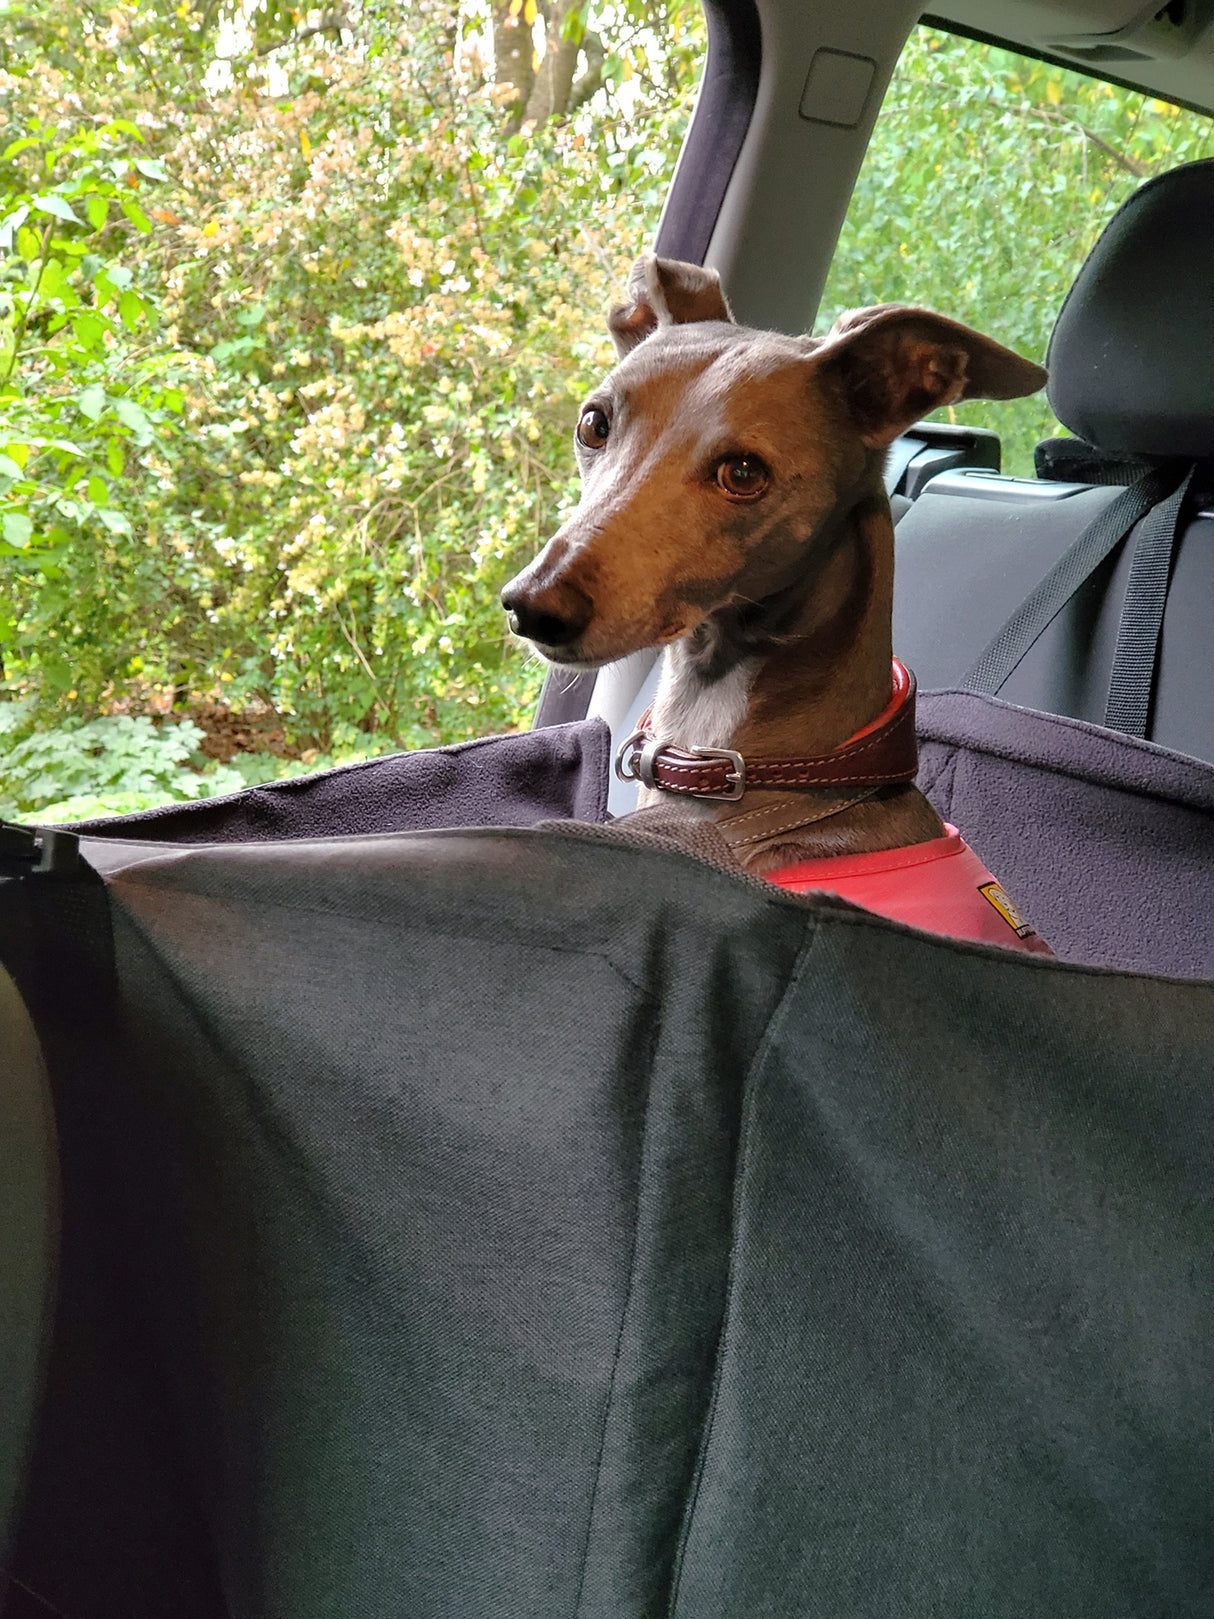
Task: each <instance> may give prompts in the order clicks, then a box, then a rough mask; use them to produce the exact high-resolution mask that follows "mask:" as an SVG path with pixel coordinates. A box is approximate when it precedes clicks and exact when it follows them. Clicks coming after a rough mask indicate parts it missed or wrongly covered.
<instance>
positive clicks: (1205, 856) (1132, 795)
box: [917, 692, 1214, 979]
mask: <svg viewBox="0 0 1214 1619" xmlns="http://www.w3.org/2000/svg"><path fill="white" fill-rule="evenodd" d="M917 724H918V730H919V740H920V770H919V786H920V787H921V788H922V789H923V791H924V792H925V793H926V794H927V796H928V797H929V798H930V799H931V801H932V803H933V804H934V805H935V807H936V809H937V810H938V811H939V813H940V814H941V815H943V816H944V817H945V818H946V819H948V820H951V821H954V822H955V823H956V824H957V825H958V826H960V827H961V828H962V830H963V831H964V833H965V836H966V839H967V840H968V841H969V842H970V843H971V844H972V845H973V847H974V848H975V849H976V850H977V851H978V853H979V855H980V856H981V857H982V859H983V860H984V861H986V863H987V865H989V866H990V868H991V870H992V871H994V872H995V873H996V874H997V875H998V877H999V880H1000V881H1001V882H1002V883H1005V884H1006V885H1007V887H1008V889H1009V891H1010V892H1011V893H1013V894H1014V895H1015V896H1016V902H1017V904H1019V905H1021V906H1022V907H1023V909H1024V910H1025V912H1026V914H1027V915H1028V916H1029V917H1030V918H1031V919H1032V922H1033V925H1034V927H1036V928H1037V929H1038V930H1039V931H1040V933H1041V934H1042V936H1043V937H1044V938H1047V939H1048V940H1049V941H1050V944H1051V945H1052V946H1053V947H1054V950H1055V951H1056V952H1057V954H1058V955H1060V956H1062V957H1063V958H1065V959H1066V960H1068V961H1078V962H1085V963H1088V964H1091V965H1097V966H1106V967H1123V968H1128V969H1131V970H1134V971H1140V972H1153V973H1164V974H1174V975H1177V976H1183V977H1186V978H1202V979H1214V909H1212V906H1211V899H1212V894H1214V883H1212V880H1211V873H1212V872H1214V767H1212V766H1210V765H1208V764H1206V763H1205V762H1204V761H1203V760H1200V759H1194V758H1191V757H1189V756H1188V755H1186V754H1182V753H1172V752H1170V751H1169V750H1168V749H1166V748H1161V747H1158V746H1156V745H1155V744H1154V743H1151V742H1143V741H1140V740H1138V739H1137V738H1135V737H1130V736H1123V735H1121V734H1120V733H1119V732H1115V731H1109V730H1106V729H1105V728H1104V727H1103V726H1099V725H1091V724H1088V723H1086V722H1084V721H1082V720H1073V719H1068V718H1066V717H1064V716H1062V715H1057V714H1042V713H1038V712H1036V711H1035V710H1031V709H1024V708H1018V707H1016V706H1015V705H1014V704H1011V703H1005V702H1001V701H1000V700H999V699H997V698H993V697H984V696H978V695H976V694H975V693H973V692H931V693H927V694H925V695H923V696H921V697H920V699H919V706H918V717H917Z"/></svg>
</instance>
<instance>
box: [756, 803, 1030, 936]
mask: <svg viewBox="0 0 1214 1619" xmlns="http://www.w3.org/2000/svg"><path fill="white" fill-rule="evenodd" d="M767 879H768V881H769V882H773V883H777V884H778V885H779V886H780V887H781V888H788V889H791V890H792V892H793V893H794V894H813V893H825V894H838V895H839V896H840V897H841V898H842V899H849V900H852V901H853V902H854V903H855V904H857V905H862V906H863V907H864V909H865V910H868V911H876V913H877V914H878V916H889V917H892V918H893V919H894V921H895V922H909V923H910V925H911V926H912V927H916V928H923V929H924V930H925V932H928V933H945V934H948V935H949V936H950V937H952V938H954V939H977V940H978V941H980V942H981V943H982V944H1001V945H1005V946H1006V947H1007V948H1008V949H1010V950H1032V951H1034V952H1035V953H1036V954H1038V955H1045V956H1052V955H1053V953H1054V952H1053V951H1052V950H1051V949H1050V947H1049V945H1048V944H1046V942H1045V940H1044V939H1042V938H1041V937H1040V936H1039V935H1038V934H1037V933H1035V932H1034V931H1033V929H1032V928H1031V927H1030V926H1029V924H1028V923H1027V922H1026V921H1025V919H1024V917H1023V916H1022V915H1021V914H1020V912H1019V911H1018V910H1017V908H1016V906H1015V905H1014V904H1013V903H1012V901H1011V900H1010V899H1009V898H1008V896H1007V895H1006V894H1005V893H1004V891H1003V889H1002V888H1001V887H1000V886H999V884H998V883H997V882H996V881H995V879H994V878H993V877H992V876H991V874H990V872H989V871H988V870H987V869H986V867H985V866H984V865H983V864H982V862H981V860H979V858H978V856H977V855H976V854H975V853H974V851H973V850H972V849H971V848H970V846H969V845H968V844H967V843H966V842H965V840H964V839H963V838H962V836H961V834H960V832H958V831H957V829H956V827H954V826H948V827H946V828H945V836H944V837H942V838H933V839H932V841H931V842H930V843H916V844H912V845H911V846H910V847H909V848H904V849H884V850H882V851H881V852H880V853H878V854H858V855H844V856H842V857H840V858H838V859H831V860H802V861H799V862H798V863H797V864H796V865H794V866H782V867H781V868H780V870H779V871H769V872H768V873H767Z"/></svg>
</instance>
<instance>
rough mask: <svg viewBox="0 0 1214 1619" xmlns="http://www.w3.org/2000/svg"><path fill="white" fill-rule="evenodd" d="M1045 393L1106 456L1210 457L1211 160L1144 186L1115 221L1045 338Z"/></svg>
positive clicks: (1213, 427)
mask: <svg viewBox="0 0 1214 1619" xmlns="http://www.w3.org/2000/svg"><path fill="white" fill-rule="evenodd" d="M1046 363H1047V364H1048V366H1049V369H1050V380H1049V387H1048V389H1047V393H1048V395H1049V401H1050V404H1051V405H1052V407H1053V409H1054V414H1055V415H1056V416H1057V417H1058V420H1059V421H1060V422H1062V423H1063V425H1064V426H1066V427H1069V428H1070V430H1071V432H1072V433H1077V434H1078V435H1079V437H1080V438H1083V439H1086V440H1087V442H1088V443H1089V444H1094V445H1096V446H1097V447H1098V448H1099V449H1101V450H1108V451H1113V452H1118V453H1123V454H1127V455H1133V456H1168V457H1183V458H1184V459H1186V460H1194V461H1196V460H1201V459H1203V458H1204V457H1206V456H1210V455H1212V454H1214V161H1210V162H1202V163H1189V164H1186V165H1185V166H1184V167H1183V168H1179V169H1172V170H1170V171H1169V172H1168V173H1167V174H1161V175H1159V176H1158V177H1157V178H1156V179H1154V180H1151V181H1148V183H1147V184H1146V185H1144V186H1142V187H1141V188H1140V189H1139V190H1138V191H1136V192H1135V193H1134V195H1133V196H1132V197H1130V198H1129V199H1128V200H1127V201H1126V202H1124V203H1123V204H1122V205H1121V207H1120V208H1119V209H1118V210H1117V212H1116V213H1115V214H1114V215H1113V217H1112V219H1111V220H1110V221H1109V223H1108V225H1107V226H1106V227H1105V229H1104V231H1103V232H1102V233H1101V236H1100V239H1099V240H1098V241H1097V243H1096V246H1095V247H1094V248H1093V249H1092V251H1091V253H1090V254H1089V255H1088V258H1087V262H1086V263H1085V264H1084V266H1083V269H1082V270H1080V272H1079V275H1078V277H1077V278H1076V281H1075V285H1074V286H1073V287H1072V288H1071V290H1070V292H1069V294H1068V295H1067V299H1066V302H1065V303H1064V304H1063V306H1062V312H1061V314H1060V315H1059V316H1058V323H1057V325H1056V326H1055V327H1054V335H1053V336H1052V337H1051V338H1050V347H1049V354H1048V356H1047V360H1046Z"/></svg>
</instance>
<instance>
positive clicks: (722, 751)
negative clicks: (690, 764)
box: [641, 748, 746, 802]
mask: <svg viewBox="0 0 1214 1619" xmlns="http://www.w3.org/2000/svg"><path fill="white" fill-rule="evenodd" d="M687 751H688V753H694V754H695V756H696V758H697V759H724V761H725V763H726V764H727V765H732V767H733V768H732V769H731V770H727V771H726V772H725V790H724V792H720V793H706V792H703V791H701V792H700V793H698V794H697V797H699V798H720V799H724V800H726V801H728V802H732V801H733V800H734V799H737V798H741V796H742V794H743V793H744V792H745V791H746V760H745V759H743V757H742V755H741V754H740V753H735V752H734V751H733V749H732V748H688V750H687ZM641 764H642V769H643V768H644V754H642V756H641ZM650 768H651V769H652V766H651V767H650Z"/></svg>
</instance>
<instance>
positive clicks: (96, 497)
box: [87, 473, 110, 506]
mask: <svg viewBox="0 0 1214 1619" xmlns="http://www.w3.org/2000/svg"><path fill="white" fill-rule="evenodd" d="M87 490H88V497H89V499H90V500H91V501H92V503H93V505H94V506H108V505H109V503H110V491H109V488H108V486H107V485H106V481H105V479H104V478H99V477H98V476H97V474H96V473H94V474H93V476H92V477H91V478H90V479H89V481H88V485H87Z"/></svg>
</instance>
